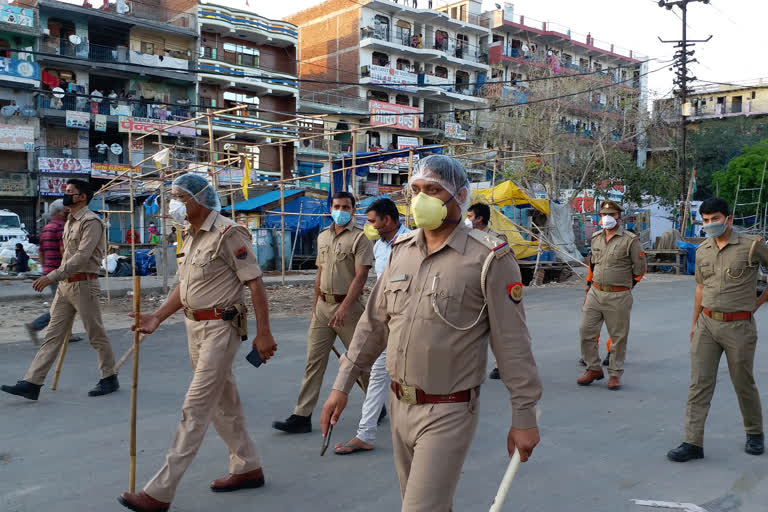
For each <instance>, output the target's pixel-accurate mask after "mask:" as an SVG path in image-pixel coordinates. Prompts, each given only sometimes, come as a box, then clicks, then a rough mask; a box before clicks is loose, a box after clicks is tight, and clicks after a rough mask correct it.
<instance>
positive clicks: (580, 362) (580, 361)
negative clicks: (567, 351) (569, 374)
mask: <svg viewBox="0 0 768 512" xmlns="http://www.w3.org/2000/svg"><path fill="white" fill-rule="evenodd" d="M579 364H580V365H581V366H587V363H586V362H584V359H579Z"/></svg>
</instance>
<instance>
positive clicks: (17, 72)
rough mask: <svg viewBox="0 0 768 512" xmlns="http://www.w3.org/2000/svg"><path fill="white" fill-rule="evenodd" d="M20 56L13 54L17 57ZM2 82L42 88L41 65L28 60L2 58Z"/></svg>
mask: <svg viewBox="0 0 768 512" xmlns="http://www.w3.org/2000/svg"><path fill="white" fill-rule="evenodd" d="M18 54H19V53H17V52H13V53H12V55H17V56H18ZM0 80H2V81H4V82H14V83H18V84H25V85H27V86H29V87H40V65H39V64H38V63H37V62H30V61H28V60H22V59H15V58H7V57H0Z"/></svg>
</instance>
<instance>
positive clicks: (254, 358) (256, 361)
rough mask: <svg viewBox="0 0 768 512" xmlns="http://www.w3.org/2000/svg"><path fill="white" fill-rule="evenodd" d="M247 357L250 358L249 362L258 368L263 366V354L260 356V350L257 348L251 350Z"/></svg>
mask: <svg viewBox="0 0 768 512" xmlns="http://www.w3.org/2000/svg"><path fill="white" fill-rule="evenodd" d="M245 358H246V359H247V360H248V362H249V363H251V364H252V365H253V366H255V367H256V368H258V367H259V366H261V364H262V363H263V362H264V361H262V360H261V356H259V351H258V350H256V349H255V348H254V349H253V350H251V351H250V352H249V353H248V355H247V356H245Z"/></svg>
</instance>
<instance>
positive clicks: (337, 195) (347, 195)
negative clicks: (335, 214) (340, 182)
mask: <svg viewBox="0 0 768 512" xmlns="http://www.w3.org/2000/svg"><path fill="white" fill-rule="evenodd" d="M333 199H349V200H350V201H352V208H353V209H354V208H355V196H354V195H353V194H351V193H349V192H346V191H344V190H339V191H338V192H336V193H335V194H333Z"/></svg>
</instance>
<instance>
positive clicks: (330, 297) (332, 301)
mask: <svg viewBox="0 0 768 512" xmlns="http://www.w3.org/2000/svg"><path fill="white" fill-rule="evenodd" d="M325 302H327V303H328V304H331V305H333V304H336V296H335V295H333V294H332V293H326V294H325Z"/></svg>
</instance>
